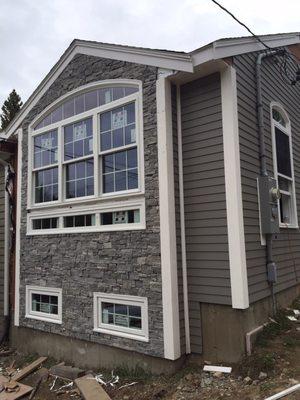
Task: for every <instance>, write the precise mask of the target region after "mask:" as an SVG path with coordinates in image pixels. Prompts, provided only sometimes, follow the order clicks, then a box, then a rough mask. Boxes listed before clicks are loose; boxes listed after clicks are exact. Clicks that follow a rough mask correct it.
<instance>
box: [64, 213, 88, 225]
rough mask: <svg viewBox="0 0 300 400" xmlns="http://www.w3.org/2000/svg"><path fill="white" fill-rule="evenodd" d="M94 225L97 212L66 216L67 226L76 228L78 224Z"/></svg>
mask: <svg viewBox="0 0 300 400" xmlns="http://www.w3.org/2000/svg"><path fill="white" fill-rule="evenodd" d="M93 225H95V214H87V215H70V216H67V217H64V227H65V228H74V227H77V226H93Z"/></svg>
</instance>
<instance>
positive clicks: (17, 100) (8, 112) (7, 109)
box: [0, 89, 23, 130]
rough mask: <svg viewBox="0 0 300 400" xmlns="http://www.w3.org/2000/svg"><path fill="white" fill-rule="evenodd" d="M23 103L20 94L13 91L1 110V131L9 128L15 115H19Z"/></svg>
mask: <svg viewBox="0 0 300 400" xmlns="http://www.w3.org/2000/svg"><path fill="white" fill-rule="evenodd" d="M22 105H23V103H22V101H21V97H20V96H19V95H18V93H17V92H16V91H15V89H13V91H12V92H11V93H10V94H9V96H8V98H7V100H5V102H4V104H3V106H2V108H1V110H2V114H1V128H0V130H4V129H6V128H7V126H8V125H9V123H10V122H11V121H12V120H13V118H14V117H15V115H16V114H17V113H18V111H19V110H20V108H21V107H22Z"/></svg>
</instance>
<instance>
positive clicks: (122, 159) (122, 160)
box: [115, 151, 126, 171]
mask: <svg viewBox="0 0 300 400" xmlns="http://www.w3.org/2000/svg"><path fill="white" fill-rule="evenodd" d="M124 169H126V152H125V151H121V152H119V153H115V170H116V171H123V170H124Z"/></svg>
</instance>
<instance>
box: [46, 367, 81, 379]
mask: <svg viewBox="0 0 300 400" xmlns="http://www.w3.org/2000/svg"><path fill="white" fill-rule="evenodd" d="M49 372H50V374H51V375H54V376H58V377H59V378H62V379H68V380H69V381H74V380H75V379H77V378H80V377H81V376H83V375H84V374H85V371H83V370H82V369H79V368H76V367H71V366H69V365H60V364H58V365H54V366H53V367H51V368H50V371H49Z"/></svg>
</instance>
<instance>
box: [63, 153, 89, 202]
mask: <svg viewBox="0 0 300 400" xmlns="http://www.w3.org/2000/svg"><path fill="white" fill-rule="evenodd" d="M93 178H94V160H92V159H91V160H84V161H80V162H77V163H72V164H67V165H66V195H67V198H73V197H83V196H90V195H93V194H94V179H93Z"/></svg>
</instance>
